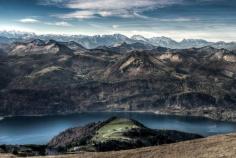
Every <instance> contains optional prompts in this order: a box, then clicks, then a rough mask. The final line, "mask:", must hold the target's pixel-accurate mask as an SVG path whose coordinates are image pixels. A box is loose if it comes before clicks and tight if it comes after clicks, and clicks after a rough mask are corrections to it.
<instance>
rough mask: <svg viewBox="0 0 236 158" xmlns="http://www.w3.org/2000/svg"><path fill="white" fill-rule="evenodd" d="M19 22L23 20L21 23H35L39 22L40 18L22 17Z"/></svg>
mask: <svg viewBox="0 0 236 158" xmlns="http://www.w3.org/2000/svg"><path fill="white" fill-rule="evenodd" d="M19 22H21V23H28V24H34V23H39V20H37V19H33V18H25V19H20V20H19Z"/></svg>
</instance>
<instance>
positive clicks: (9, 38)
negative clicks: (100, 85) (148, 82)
mask: <svg viewBox="0 0 236 158" xmlns="http://www.w3.org/2000/svg"><path fill="white" fill-rule="evenodd" d="M32 39H41V40H44V41H48V40H57V41H60V42H68V41H74V42H77V43H78V44H80V45H82V46H83V47H85V48H87V49H93V48H96V47H99V46H107V47H111V46H116V45H119V44H122V43H128V44H131V43H142V44H149V45H153V46H157V47H166V48H171V49H188V48H192V47H195V48H200V47H205V46H211V47H214V48H217V49H220V48H224V49H228V50H235V49H236V42H229V43H227V42H224V41H219V42H208V41H206V40H203V39H183V40H182V41H180V42H177V41H175V40H173V39H171V38H168V37H163V36H162V37H152V38H145V37H143V36H140V35H134V36H132V37H130V38H129V37H126V36H124V35H122V34H113V35H95V36H86V35H52V34H51V35H50V34H48V35H36V34H34V33H27V32H16V31H0V43H12V42H25V41H30V40H32Z"/></svg>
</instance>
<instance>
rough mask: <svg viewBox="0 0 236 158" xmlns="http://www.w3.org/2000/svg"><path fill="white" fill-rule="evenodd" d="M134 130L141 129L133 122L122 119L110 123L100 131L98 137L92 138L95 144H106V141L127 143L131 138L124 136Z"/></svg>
mask: <svg viewBox="0 0 236 158" xmlns="http://www.w3.org/2000/svg"><path fill="white" fill-rule="evenodd" d="M132 128H139V127H138V126H137V125H135V124H134V123H133V122H132V121H131V120H128V119H124V118H120V119H115V120H114V121H111V122H109V123H108V124H106V125H105V126H103V127H102V128H100V129H99V130H98V132H97V133H96V135H95V136H94V137H93V138H92V140H93V141H94V142H105V141H106V140H119V141H121V140H122V141H125V140H128V139H129V138H127V137H125V136H123V135H122V134H123V133H124V132H126V131H128V130H130V129H132Z"/></svg>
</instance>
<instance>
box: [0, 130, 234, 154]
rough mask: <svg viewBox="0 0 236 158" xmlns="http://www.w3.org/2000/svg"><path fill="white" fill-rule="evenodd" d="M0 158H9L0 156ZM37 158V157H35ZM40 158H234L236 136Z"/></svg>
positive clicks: (228, 135)
mask: <svg viewBox="0 0 236 158" xmlns="http://www.w3.org/2000/svg"><path fill="white" fill-rule="evenodd" d="M0 157H1V158H9V157H10V155H8V156H6V155H5V157H4V156H3V155H0ZM37 158H38V157H37ZM42 158H236V134H227V135H219V136H213V137H208V138H204V139H197V140H192V141H185V142H180V143H175V144H169V145H161V146H156V147H148V148H140V149H134V150H125V151H118V152H103V153H80V154H76V155H61V156H48V157H42Z"/></svg>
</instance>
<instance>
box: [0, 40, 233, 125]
mask: <svg viewBox="0 0 236 158" xmlns="http://www.w3.org/2000/svg"><path fill="white" fill-rule="evenodd" d="M0 48H1V50H2V53H1V55H0V71H1V74H0V102H1V106H0V116H9V115H11V116H12V115H13V116H14V115H48V114H50V115H51V114H67V113H74V112H83V111H147V112H155V113H159V114H175V115H192V116H205V117H209V118H212V119H219V120H231V121H235V120H236V107H235V103H236V87H235V85H236V52H235V51H230V50H227V49H216V48H213V47H210V46H205V47H201V48H189V49H170V48H164V47H156V46H153V45H150V44H144V43H139V42H138V43H130V44H129V43H124V42H123V43H121V44H117V45H115V46H100V47H97V48H95V49H86V48H85V47H83V46H82V45H81V44H78V43H76V42H74V41H69V42H61V41H56V40H48V41H44V40H41V39H32V40H31V41H25V42H13V43H11V44H7V45H5V44H2V45H0Z"/></svg>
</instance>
